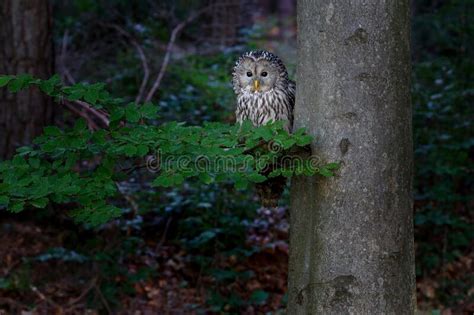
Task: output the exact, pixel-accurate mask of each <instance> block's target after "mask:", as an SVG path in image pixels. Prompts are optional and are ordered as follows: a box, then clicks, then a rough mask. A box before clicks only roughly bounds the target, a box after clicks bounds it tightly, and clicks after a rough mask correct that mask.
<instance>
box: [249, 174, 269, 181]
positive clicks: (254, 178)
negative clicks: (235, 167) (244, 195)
mask: <svg viewBox="0 0 474 315" xmlns="http://www.w3.org/2000/svg"><path fill="white" fill-rule="evenodd" d="M247 178H248V179H249V180H250V181H251V182H254V183H261V182H264V181H265V180H266V179H267V178H266V177H265V176H263V175H262V174H259V173H251V174H249V175H248V176H247Z"/></svg>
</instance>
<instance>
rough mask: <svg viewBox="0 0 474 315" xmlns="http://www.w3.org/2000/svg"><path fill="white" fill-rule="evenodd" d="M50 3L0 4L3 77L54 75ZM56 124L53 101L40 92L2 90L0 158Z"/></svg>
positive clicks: (16, 0)
mask: <svg viewBox="0 0 474 315" xmlns="http://www.w3.org/2000/svg"><path fill="white" fill-rule="evenodd" d="M51 26H52V16H51V4H50V1H48V0H35V1H30V0H1V1H0V43H1V44H0V74H23V73H29V74H32V75H34V76H36V77H40V78H42V79H47V78H49V77H50V76H51V75H52V73H53V42H52V29H51V28H52V27H51ZM52 122H53V104H52V102H51V99H50V98H49V97H47V96H45V95H44V94H43V93H41V92H40V91H39V90H38V89H28V90H24V91H21V92H19V93H16V94H11V93H8V92H7V90H6V89H1V90H0V157H3V158H8V157H11V156H12V155H13V153H14V152H15V150H16V148H17V147H19V146H21V145H25V144H28V143H30V142H31V141H32V139H33V138H34V137H35V136H37V135H39V134H40V133H41V132H42V130H43V127H44V126H45V125H47V124H50V123H52Z"/></svg>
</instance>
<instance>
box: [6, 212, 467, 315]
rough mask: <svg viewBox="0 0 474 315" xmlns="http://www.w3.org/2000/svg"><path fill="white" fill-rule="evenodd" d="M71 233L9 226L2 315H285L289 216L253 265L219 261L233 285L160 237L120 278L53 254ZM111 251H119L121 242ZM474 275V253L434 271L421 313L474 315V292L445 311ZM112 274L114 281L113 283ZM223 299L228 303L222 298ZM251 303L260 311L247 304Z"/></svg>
mask: <svg viewBox="0 0 474 315" xmlns="http://www.w3.org/2000/svg"><path fill="white" fill-rule="evenodd" d="M67 229H68V227H67V226H66V227H65V226H61V227H54V226H53V225H52V224H44V223H42V224H38V223H37V221H35V222H33V221H30V220H12V219H11V220H10V219H7V220H4V221H3V223H2V224H1V225H0V234H1V235H2V242H1V243H0V257H1V264H0V314H22V315H34V314H99V313H100V314H104V313H105V314H107V313H109V314H137V315H138V314H222V313H229V314H230V313H232V314H283V313H284V304H285V299H286V294H285V292H286V278H287V267H288V245H287V241H286V240H287V237H288V223H287V221H286V218H285V210H284V209H279V210H278V211H273V212H271V211H268V210H266V211H265V210H261V211H259V216H258V219H256V220H255V221H254V222H253V224H251V225H250V227H249V230H248V245H249V246H254V247H258V248H259V250H258V251H257V252H255V253H254V254H252V255H250V256H249V257H248V258H245V259H239V258H238V257H236V256H229V257H219V255H218V254H217V255H216V257H214V265H215V267H216V268H219V270H233V272H235V273H236V274H238V275H239V274H241V275H245V274H247V275H249V276H248V277H245V276H237V277H233V274H230V275H228V276H229V277H228V278H232V280H230V281H226V279H227V278H226V274H225V272H221V274H219V275H216V274H214V275H213V276H211V275H209V274H205V273H203V272H202V270H200V269H199V268H196V266H195V264H193V263H192V262H190V261H189V259H188V258H189V257H188V255H187V253H186V252H185V251H184V250H183V249H181V248H179V247H178V246H177V245H175V244H173V243H172V242H170V241H167V240H164V239H163V238H160V237H156V235H157V234H155V236H154V237H147V235H145V238H144V242H143V243H142V245H141V246H140V250H139V254H133V255H125V256H123V257H122V258H120V259H119V260H118V261H113V262H112V263H113V264H116V265H120V266H121V267H123V269H120V268H119V269H118V271H116V272H115V273H112V270H111V269H107V268H112V269H113V267H112V266H113V265H112V264H111V265H105V269H104V268H102V267H103V266H100V265H97V263H91V262H90V261H87V260H85V259H81V256H80V255H79V254H74V252H69V253H68V254H67V255H66V254H64V253H63V254H62V255H59V254H58V253H57V252H56V253H54V252H53V253H52V252H51V251H50V252H49V254H45V253H48V249H51V248H63V246H64V244H65V243H66V242H70V240H68V237H69V236H68V234H67V232H64V231H65V230H67ZM111 230H113V228H111ZM114 233H116V232H113V233H111V232H110V231H106V233H104V234H103V236H102V237H104V238H105V239H108V238H111V239H113V238H114ZM119 233H123V232H119ZM125 233H126V232H125ZM76 241H77V242H79V243H80V242H87V241H88V236H87V235H80V236H79V237H78V238H77V239H76ZM107 243H109V242H106V244H107ZM109 245H110V246H113V242H110V244H108V245H107V246H109ZM104 250H105V249H104ZM142 267H147V270H152V271H153V272H152V273H149V274H146V275H145V276H144V277H143V278H141V279H140V278H139V277H137V278H136V279H135V280H134V281H130V275H138V274H139V273H140V272H139V270H140V269H142ZM473 268H474V252H471V253H470V254H469V255H467V256H463V257H461V258H459V259H458V260H456V261H454V262H452V263H449V264H446V265H444V266H442V268H441V269H440V270H434V271H433V273H432V275H431V276H430V277H425V278H422V279H418V280H417V294H418V305H419V308H420V309H422V310H425V312H426V313H425V312H421V314H443V315H450V314H474V302H472V301H471V302H469V301H468V300H467V297H468V296H470V297H471V298H472V296H473V295H474V288H470V289H469V292H459V294H464V296H465V298H464V299H460V300H459V301H458V303H457V304H456V305H454V306H453V305H451V306H450V307H446V306H444V305H442V303H441V302H440V301H439V300H438V296H437V292H438V291H437V289H438V288H439V287H440V285H441V283H442V282H445V281H449V280H461V281H463V279H465V277H466V275H469V274H471V275H472V272H473ZM109 272H110V274H111V275H112V278H111V277H110V275H107V273H109ZM121 273H122V274H121ZM216 278H220V281H219V282H218V281H217V280H216ZM110 282H112V285H111V284H110ZM212 292H218V293H219V295H215V293H212ZM255 292H257V294H255ZM216 296H217V298H216ZM222 296H226V297H227V300H223V299H222V298H219V297H222ZM251 300H252V301H254V303H246V301H251ZM226 303H227V304H226ZM98 309H101V311H100V312H99V311H97V310H98ZM236 309H238V311H237V312H236V311H235V310H236ZM435 309H436V310H437V311H436V312H434V313H433V312H432V310H435ZM213 310H214V311H213Z"/></svg>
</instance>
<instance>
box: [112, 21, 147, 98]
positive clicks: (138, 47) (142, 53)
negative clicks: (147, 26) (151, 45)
mask: <svg viewBox="0 0 474 315" xmlns="http://www.w3.org/2000/svg"><path fill="white" fill-rule="evenodd" d="M105 25H106V26H109V27H111V28H113V29H115V30H116V31H118V32H119V33H120V34H122V35H123V36H125V37H126V38H127V39H128V40H129V41H130V43H131V44H132V45H133V47H135V49H136V51H137V53H138V57H139V58H140V60H141V62H142V68H143V79H142V83H141V84H140V90H139V91H138V94H137V96H136V98H135V103H136V104H138V103H139V102H140V101H141V100H142V98H143V94H144V93H145V88H146V86H147V84H148V80H149V78H150V68H149V66H148V60H147V58H146V55H145V51H144V50H143V47H142V46H141V45H140V44H139V43H138V42H137V41H136V40H135V39H134V38H133V37H132V35H130V33H128V32H127V31H126V30H124V29H123V28H121V27H120V26H118V25H117V24H105Z"/></svg>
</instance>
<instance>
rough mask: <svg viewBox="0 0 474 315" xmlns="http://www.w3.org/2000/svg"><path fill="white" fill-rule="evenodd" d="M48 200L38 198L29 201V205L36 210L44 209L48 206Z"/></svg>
mask: <svg viewBox="0 0 474 315" xmlns="http://www.w3.org/2000/svg"><path fill="white" fill-rule="evenodd" d="M48 202H49V200H48V198H39V199H35V200H33V201H31V204H32V205H33V206H34V207H36V208H44V207H46V205H47V204H48Z"/></svg>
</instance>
